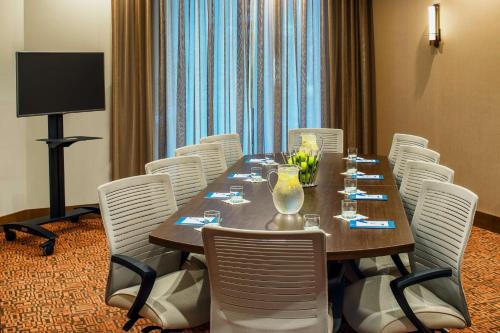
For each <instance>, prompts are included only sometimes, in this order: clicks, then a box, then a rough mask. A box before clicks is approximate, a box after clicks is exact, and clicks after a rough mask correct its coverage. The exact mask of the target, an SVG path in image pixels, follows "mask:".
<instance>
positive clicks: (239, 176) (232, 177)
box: [228, 173, 250, 179]
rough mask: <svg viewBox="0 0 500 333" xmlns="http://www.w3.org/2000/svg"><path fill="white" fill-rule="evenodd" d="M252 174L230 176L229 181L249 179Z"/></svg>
mask: <svg viewBox="0 0 500 333" xmlns="http://www.w3.org/2000/svg"><path fill="white" fill-rule="evenodd" d="M249 177H250V174H249V173H232V174H230V175H229V177H228V178H229V179H245V178H249Z"/></svg>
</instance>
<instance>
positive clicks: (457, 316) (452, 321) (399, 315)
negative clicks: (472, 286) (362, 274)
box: [343, 275, 466, 333]
mask: <svg viewBox="0 0 500 333" xmlns="http://www.w3.org/2000/svg"><path fill="white" fill-rule="evenodd" d="M393 279H394V277H393V276H390V275H378V276H372V277H369V278H366V279H363V280H359V281H357V282H356V283H354V284H352V285H350V286H349V287H347V288H346V290H345V296H344V306H343V312H344V316H345V318H346V320H347V322H348V323H349V325H350V326H351V327H352V328H353V329H354V330H355V331H356V332H360V333H379V332H383V333H392V332H412V331H415V330H416V329H415V327H414V326H413V324H412V323H411V322H410V321H409V320H408V319H407V318H406V316H405V314H404V312H403V310H401V308H400V307H399V304H398V303H397V301H396V299H395V297H394V295H393V294H392V290H391V287H390V285H389V283H390V282H391V280H393ZM405 296H406V299H407V300H408V303H409V305H410V307H411V308H412V310H413V312H415V314H416V315H417V317H418V318H419V320H420V321H421V322H422V323H423V324H424V325H426V326H427V327H428V328H431V329H440V328H464V327H465V326H466V321H465V319H464V317H463V315H462V314H461V313H460V312H459V311H458V310H457V309H455V308H454V307H453V306H451V305H449V304H447V303H446V302H444V301H443V300H441V299H440V298H439V297H437V296H436V295H435V294H434V293H432V292H431V291H430V290H428V289H426V288H425V287H423V286H421V285H413V286H411V287H408V288H406V289H405Z"/></svg>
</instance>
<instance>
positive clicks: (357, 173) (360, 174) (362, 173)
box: [340, 171, 365, 177]
mask: <svg viewBox="0 0 500 333" xmlns="http://www.w3.org/2000/svg"><path fill="white" fill-rule="evenodd" d="M340 174H341V175H344V176H352V177H358V176H362V175H364V174H365V173H364V172H362V171H358V172H356V173H348V172H347V171H344V172H341V173H340Z"/></svg>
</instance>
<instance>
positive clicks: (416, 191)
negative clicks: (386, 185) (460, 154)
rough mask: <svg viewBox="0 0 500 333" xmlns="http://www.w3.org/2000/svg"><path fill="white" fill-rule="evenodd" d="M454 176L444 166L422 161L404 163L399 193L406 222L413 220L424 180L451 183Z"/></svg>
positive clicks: (452, 172)
mask: <svg viewBox="0 0 500 333" xmlns="http://www.w3.org/2000/svg"><path fill="white" fill-rule="evenodd" d="M454 174H455V172H454V171H453V170H452V169H450V168H448V167H445V166H444V165H440V164H436V163H429V162H422V161H408V162H406V168H405V172H404V173H403V178H402V181H401V188H400V189H399V193H400V194H401V199H402V200H403V206H404V208H405V210H406V215H407V216H408V221H411V220H412V218H413V213H414V212H415V206H416V205H417V201H418V197H419V196H420V192H421V191H422V183H423V182H424V180H437V181H440V182H445V183H453V176H454Z"/></svg>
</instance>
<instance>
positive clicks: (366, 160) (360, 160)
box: [344, 157, 380, 163]
mask: <svg viewBox="0 0 500 333" xmlns="http://www.w3.org/2000/svg"><path fill="white" fill-rule="evenodd" d="M348 159H349V158H348V157H344V160H348ZM356 162H357V163H378V162H380V161H379V160H375V159H365V158H363V157H357V158H356Z"/></svg>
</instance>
